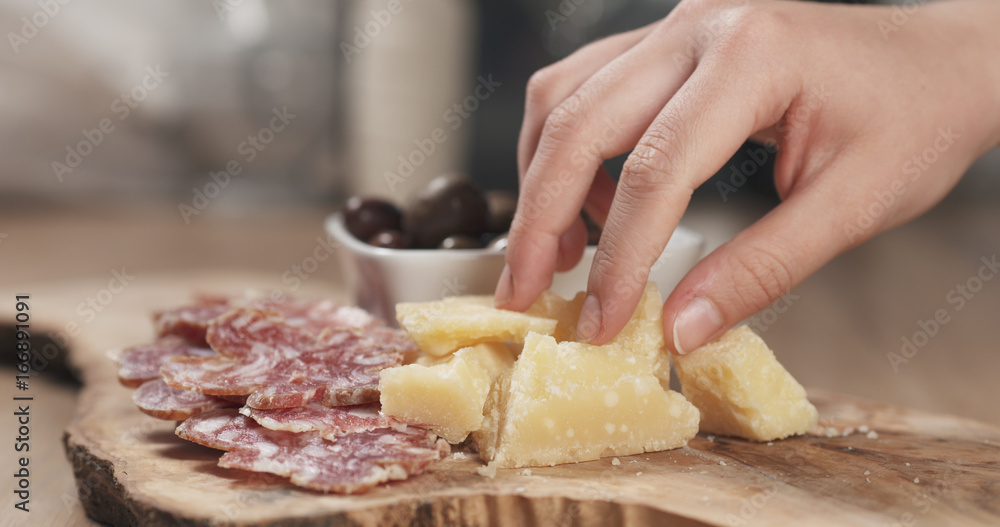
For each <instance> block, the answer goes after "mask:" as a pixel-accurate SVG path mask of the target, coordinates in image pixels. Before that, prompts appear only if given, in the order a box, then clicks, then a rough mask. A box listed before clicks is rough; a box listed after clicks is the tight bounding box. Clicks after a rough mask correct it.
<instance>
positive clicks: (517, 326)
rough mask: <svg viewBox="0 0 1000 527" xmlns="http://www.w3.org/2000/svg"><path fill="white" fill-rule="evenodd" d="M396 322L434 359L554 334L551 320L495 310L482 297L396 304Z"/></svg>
mask: <svg viewBox="0 0 1000 527" xmlns="http://www.w3.org/2000/svg"><path fill="white" fill-rule="evenodd" d="M396 320H397V321H399V326H400V327H401V328H403V329H405V330H406V332H407V333H409V334H410V337H411V338H413V341H414V342H416V343H417V347H419V348H420V351H423V352H424V353H426V354H428V355H432V356H434V357H444V356H447V355H449V354H451V353H452V352H454V351H456V350H459V349H461V348H465V347H468V346H474V345H476V344H482V343H484V342H496V343H504V342H507V341H513V342H524V337H525V336H527V334H528V332H531V331H534V332H536V333H543V334H545V335H551V334H553V333H555V331H556V321H555V320H552V319H550V318H544V317H539V316H535V315H530V314H527V313H519V312H517V311H508V310H506V309H497V308H495V307H493V297H492V296H485V295H483V296H454V297H448V298H445V299H444V300H436V301H433V302H404V303H400V304H396Z"/></svg>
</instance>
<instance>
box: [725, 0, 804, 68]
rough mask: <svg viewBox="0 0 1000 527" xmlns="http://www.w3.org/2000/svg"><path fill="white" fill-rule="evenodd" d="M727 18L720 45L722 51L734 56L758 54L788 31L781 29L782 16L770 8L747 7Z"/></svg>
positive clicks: (730, 11) (735, 9) (732, 10)
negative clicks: (775, 37)
mask: <svg viewBox="0 0 1000 527" xmlns="http://www.w3.org/2000/svg"><path fill="white" fill-rule="evenodd" d="M727 18H728V22H727V23H726V28H725V30H724V31H722V33H721V34H720V36H719V42H718V45H719V47H720V50H721V51H724V52H728V53H731V54H734V55H740V56H743V55H745V54H748V53H749V54H756V53H758V52H759V51H760V48H761V46H762V45H764V44H766V43H767V42H769V41H770V40H771V39H772V38H773V37H774V36H775V35H781V34H783V33H784V34H786V33H787V31H788V30H787V29H786V28H783V27H781V26H782V23H781V22H782V18H781V16H780V15H779V14H778V13H777V12H775V11H774V10H773V9H771V8H769V7H761V6H759V5H747V6H742V7H738V8H733V9H731V10H729V13H728V17H727ZM728 53H727V54H728Z"/></svg>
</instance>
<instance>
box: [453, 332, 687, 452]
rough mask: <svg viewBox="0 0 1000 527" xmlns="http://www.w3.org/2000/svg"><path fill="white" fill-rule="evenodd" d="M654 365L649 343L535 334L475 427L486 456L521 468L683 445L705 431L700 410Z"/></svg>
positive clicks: (493, 391)
mask: <svg viewBox="0 0 1000 527" xmlns="http://www.w3.org/2000/svg"><path fill="white" fill-rule="evenodd" d="M653 372H654V364H652V361H650V360H648V359H647V358H646V353H645V351H644V350H635V349H633V348H625V347H623V346H620V345H616V344H614V343H611V344H608V345H604V346H592V345H589V344H583V343H579V342H557V341H556V339H555V338H553V337H551V336H547V335H540V334H537V333H530V334H529V335H528V336H527V338H526V339H525V342H524V349H523V350H522V351H521V355H520V356H519V357H518V360H517V362H516V363H515V364H514V367H513V369H511V370H510V371H508V372H505V373H504V374H502V375H501V376H500V377H499V378H498V379H497V381H495V382H494V384H493V387H492V388H491V392H490V395H489V398H488V400H487V402H486V406H485V409H484V412H483V413H484V415H485V417H484V419H483V427H482V428H481V429H480V430H478V431H476V432H474V433H473V434H472V438H473V441H475V444H476V447H477V450H478V451H479V455H480V457H482V459H483V460H484V461H492V462H494V463H496V465H497V466H498V467H502V468H519V467H526V466H547V465H556V464H560V463H572V462H580V461H592V460H595V459H599V458H601V457H602V456H616V455H617V456H623V455H625V456H627V455H633V454H641V453H643V452H654V451H659V450H667V449H671V448H677V447H680V446H684V445H685V444H687V442H688V440H690V439H691V438H692V437H694V436H695V434H697V432H698V418H699V415H698V409H697V408H695V407H694V406H693V405H692V404H691V403H689V402H688V401H687V400H686V399H685V398H684V396H682V395H681V394H679V393H677V392H673V391H670V390H666V389H664V388H663V386H662V385H661V384H660V381H659V379H658V378H657V377H656V376H655V375H654V373H653Z"/></svg>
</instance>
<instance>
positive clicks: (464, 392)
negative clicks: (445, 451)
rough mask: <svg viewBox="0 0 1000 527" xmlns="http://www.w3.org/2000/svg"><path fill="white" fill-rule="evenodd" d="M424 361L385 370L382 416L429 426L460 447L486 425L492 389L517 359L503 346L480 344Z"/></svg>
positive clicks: (381, 380) (381, 398) (382, 379)
mask: <svg viewBox="0 0 1000 527" xmlns="http://www.w3.org/2000/svg"><path fill="white" fill-rule="evenodd" d="M421 362H424V364H409V365H406V366H397V367H395V368H387V369H384V370H382V372H381V374H380V379H379V391H380V392H381V395H380V401H381V403H382V412H383V413H384V414H386V415H389V416H392V417H396V418H398V419H400V420H402V421H405V422H407V423H413V424H420V425H424V426H427V427H429V428H430V429H431V431H432V432H434V433H436V434H437V435H439V436H441V437H443V438H444V439H445V440H446V441H448V442H449V443H452V444H457V443H461V442H462V441H463V440H465V438H466V437H467V436H468V435H469V432H472V431H473V430H478V429H479V428H480V426H482V421H483V405H484V403H485V402H486V396H487V394H488V393H489V389H490V385H491V384H492V383H493V380H494V379H495V378H496V377H497V376H498V375H500V373H502V372H503V371H504V370H507V369H510V367H511V365H512V364H513V363H514V358H513V357H512V356H511V354H510V351H508V350H507V347H506V346H505V345H503V344H480V345H477V346H472V347H468V348H462V349H460V350H458V351H456V352H455V353H454V354H452V355H450V356H449V357H448V358H447V359H444V360H437V361H432V362H431V361H421Z"/></svg>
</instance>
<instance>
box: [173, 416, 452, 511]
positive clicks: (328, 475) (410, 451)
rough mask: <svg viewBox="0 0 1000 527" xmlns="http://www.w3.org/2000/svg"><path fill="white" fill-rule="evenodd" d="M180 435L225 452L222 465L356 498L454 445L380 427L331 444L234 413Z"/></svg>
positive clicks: (415, 431) (189, 423) (192, 423)
mask: <svg viewBox="0 0 1000 527" xmlns="http://www.w3.org/2000/svg"><path fill="white" fill-rule="evenodd" d="M177 435H178V436H180V437H182V438H184V439H187V440H189V441H193V442H195V443H199V444H202V445H205V446H208V447H211V448H216V449H219V450H226V451H227V453H226V454H224V455H223V456H222V458H221V459H220V460H219V466H221V467H224V468H237V469H243V470H249V471H254V472H269V473H272V474H277V475H279V476H284V477H288V478H290V479H291V482H292V483H293V484H294V485H298V486H301V487H305V488H309V489H313V490H318V491H322V492H337V493H344V494H354V493H359V492H364V491H367V490H369V489H371V488H372V487H374V486H375V485H377V484H379V483H382V482H384V481H389V480H400V479H406V478H407V477H409V476H410V475H413V474H418V473H420V472H423V471H424V470H425V469H426V468H427V466H428V465H430V464H431V463H433V462H434V461H437V460H439V459H441V458H442V457H444V456H445V455H447V454H448V452H449V450H450V447H449V446H448V444H447V443H446V442H445V441H444V440H442V439H437V440H435V436H434V435H433V434H431V433H429V432H427V431H425V430H422V429H419V428H413V427H408V428H405V429H395V428H377V429H374V430H369V431H364V432H355V433H351V434H348V435H345V436H342V437H340V438H338V439H337V440H336V441H335V442H333V441H327V440H325V439H323V438H322V437H320V435H319V433H317V432H302V433H295V432H287V431H278V430H268V429H267V428H264V427H262V426H260V425H258V424H257V423H255V422H254V421H253V420H252V419H250V418H248V417H245V416H243V415H239V414H238V413H236V411H234V410H229V409H224V410H214V411H211V412H208V413H204V414H201V415H198V416H195V417H192V418H190V419H188V420H186V421H184V422H183V423H181V424H180V425H179V426H178V427H177Z"/></svg>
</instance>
